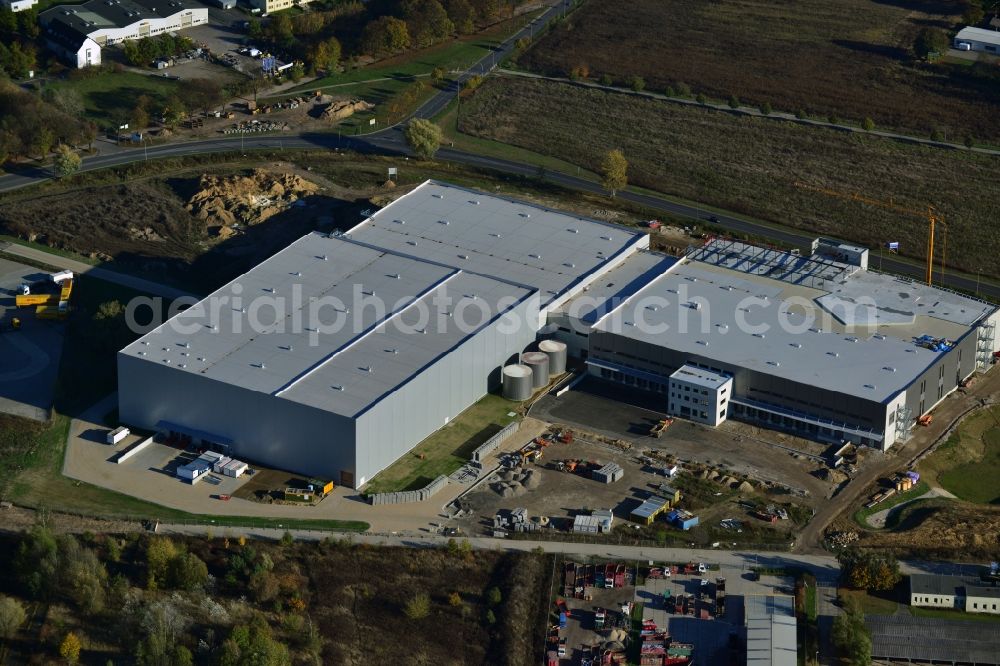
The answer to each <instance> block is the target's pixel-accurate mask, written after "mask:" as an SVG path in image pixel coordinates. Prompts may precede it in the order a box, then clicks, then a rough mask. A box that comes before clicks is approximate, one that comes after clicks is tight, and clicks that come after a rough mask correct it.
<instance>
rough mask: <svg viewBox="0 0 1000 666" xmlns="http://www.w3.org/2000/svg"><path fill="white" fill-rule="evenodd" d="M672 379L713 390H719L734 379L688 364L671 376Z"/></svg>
mask: <svg viewBox="0 0 1000 666" xmlns="http://www.w3.org/2000/svg"><path fill="white" fill-rule="evenodd" d="M670 378H671V379H676V380H678V381H682V382H687V383H688V384H697V385H698V386H704V387H705V388H710V389H712V390H715V389H717V388H719V387H720V386H722V385H723V384H725V383H726V382H728V381H730V380H731V379H732V378H731V377H727V376H726V375H720V374H719V373H718V372H712V371H711V370H705V369H704V368H699V367H698V366H695V365H689V364H686V363H685V364H684V365H682V366H681V367H680V368H678V369H677V370H675V371H674V373H673V374H672V375H670Z"/></svg>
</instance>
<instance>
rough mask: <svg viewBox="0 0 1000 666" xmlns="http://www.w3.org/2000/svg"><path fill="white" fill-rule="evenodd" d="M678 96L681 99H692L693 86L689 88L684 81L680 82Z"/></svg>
mask: <svg viewBox="0 0 1000 666" xmlns="http://www.w3.org/2000/svg"><path fill="white" fill-rule="evenodd" d="M677 94H678V95H680V96H681V97H690V96H691V86H689V85H688V84H686V83H684V82H683V81H678V82H677Z"/></svg>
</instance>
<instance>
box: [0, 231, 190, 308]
mask: <svg viewBox="0 0 1000 666" xmlns="http://www.w3.org/2000/svg"><path fill="white" fill-rule="evenodd" d="M0 252H3V253H4V254H9V255H14V256H16V257H24V258H25V259H31V260H32V261H37V262H39V263H43V264H47V265H49V266H53V267H54V268H61V269H64V270H70V271H73V272H74V273H76V274H78V275H80V274H84V273H86V274H87V275H90V276H91V277H95V278H98V279H101V280H105V281H106V282H114V283H115V284H120V285H122V286H123V287H129V288H130V289H135V290H136V291H140V292H143V293H146V294H152V295H154V296H162V297H163V298H168V299H170V300H175V299H178V298H188V299H195V298H196V297H195V295H194V294H191V293H190V292H186V291H183V290H181V289H175V288H174V287H168V286H166V285H162V284H159V283H156V282H152V281H151V280H144V279H142V278H139V277H135V276H134V275H126V274H125V273H119V272H118V271H113V270H110V269H107V268H100V267H98V266H91V265H90V264H85V263H83V262H82V261H77V260H76V259H70V258H69V257H64V256H62V255H59V254H53V253H51V252H45V251H44V250H36V249H35V248H33V247H27V246H25V245H18V244H17V243H4V244H3V245H0Z"/></svg>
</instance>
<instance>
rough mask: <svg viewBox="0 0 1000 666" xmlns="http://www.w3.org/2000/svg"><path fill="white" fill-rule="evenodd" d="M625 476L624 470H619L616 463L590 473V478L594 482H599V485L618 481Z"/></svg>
mask: <svg viewBox="0 0 1000 666" xmlns="http://www.w3.org/2000/svg"><path fill="white" fill-rule="evenodd" d="M624 475H625V470H623V469H622V468H621V465H619V464H618V463H613V462H611V463H608V464H607V465H604V466H603V467H601V468H600V469H596V470H594V471H593V472H591V475H590V476H591V478H593V479H594V481H600V482H601V483H614V482H615V481H619V480H620V479H621V478H622V477H623V476H624Z"/></svg>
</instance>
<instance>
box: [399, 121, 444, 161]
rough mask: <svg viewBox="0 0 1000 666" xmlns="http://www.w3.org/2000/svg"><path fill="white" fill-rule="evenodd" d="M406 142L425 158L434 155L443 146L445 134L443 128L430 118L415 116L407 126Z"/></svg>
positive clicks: (418, 155)
mask: <svg viewBox="0 0 1000 666" xmlns="http://www.w3.org/2000/svg"><path fill="white" fill-rule="evenodd" d="M405 135H406V143H407V144H408V145H409V146H410V150H412V151H413V153H414V154H415V155H416V156H417V157H419V158H421V159H425V160H429V159H430V158H432V157H434V153H436V152H437V151H438V148H440V147H441V140H442V138H443V134H442V133H441V128H440V127H438V126H437V125H435V124H434V123H432V122H431V121H429V120H424V119H422V118H414V119H413V120H411V121H410V122H409V124H408V125H407V126H406V133H405Z"/></svg>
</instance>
